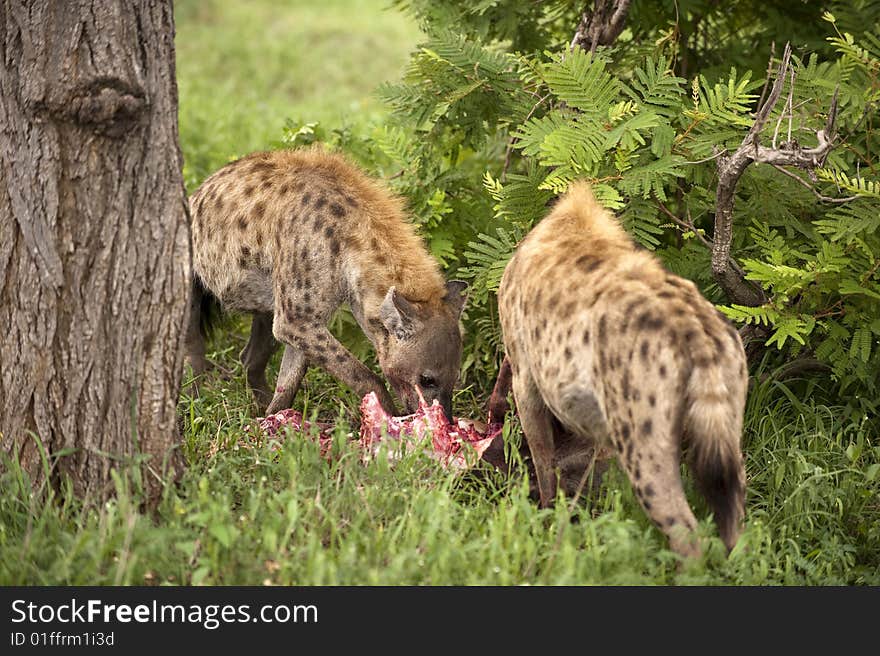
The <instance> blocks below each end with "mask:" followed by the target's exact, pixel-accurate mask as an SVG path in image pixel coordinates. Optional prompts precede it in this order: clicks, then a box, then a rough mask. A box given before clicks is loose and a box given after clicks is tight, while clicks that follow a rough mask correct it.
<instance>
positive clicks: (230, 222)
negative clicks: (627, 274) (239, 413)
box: [187, 148, 466, 417]
mask: <svg viewBox="0 0 880 656" xmlns="http://www.w3.org/2000/svg"><path fill="white" fill-rule="evenodd" d="M190 213H191V215H192V241H193V268H194V272H195V275H194V276H193V278H194V281H195V283H194V286H193V294H192V303H191V313H190V322H189V326H188V329H187V351H188V355H189V360H190V363H191V365H192V367H193V370H194V372H195V373H196V374H199V373H201V372H203V371H204V370H205V368H206V366H207V361H206V360H205V346H204V335H203V334H202V333H201V332H200V330H199V324H200V319H201V310H202V308H203V303H204V300H205V294H207V293H210V294H211V295H213V296H214V297H216V298H217V299H218V300H219V301H220V303H221V304H222V305H223V306H224V307H225V308H227V309H230V310H236V311H241V312H250V313H253V321H252V324H251V333H250V338H249V341H248V343H247V346H246V347H245V348H244V350H243V351H242V353H241V359H242V362H243V364H244V367H245V370H246V374H247V380H248V384H249V386H250V387H251V388H252V390H253V391H254V395H255V397H256V399H257V401H258V403H260V404H261V405H262V406H263V407H265V404H266V403H267V402H268V412H270V413H271V412H277V411H279V410H281V409H284V408H288V407H290V406H291V404H292V403H293V400H294V396H295V395H296V392H297V390H298V388H299V386H300V382H301V381H302V378H303V375H304V373H305V371H306V368H307V366H309V365H313V366H318V367H321V368H323V369H324V370H326V371H327V372H329V373H330V374H332V375H333V376H335V377H336V378H338V379H339V380H340V381H342V382H343V383H345V384H347V385H348V386H349V387H351V388H352V389H353V390H355V391H356V392H357V393H358V394H361V395H363V394H366V393H368V392H371V391H372V392H375V393H376V394H377V395H378V397H379V400H380V402H381V404H382V406H383V407H384V408H385V410H386V411H388V412H392V413H395V412H396V410H395V406H394V402H393V400H392V398H391V396H390V394H389V392H388V390H387V389H386V387H385V384H384V383H383V381H382V379H381V378H380V377H379V376H377V375H376V374H374V373H373V372H372V371H370V369H368V368H367V367H366V366H365V365H364V364H362V363H361V362H360V361H358V360H357V359H356V358H355V357H354V356H353V355H352V354H351V353H350V352H349V351H348V350H347V349H346V348H345V347H344V346H343V345H342V344H340V343H339V341H337V339H336V338H335V337H334V336H333V335H332V334H331V333H330V331H329V330H328V328H327V323H328V322H329V320H330V318H331V317H332V315H333V313H334V312H335V311H336V309H337V308H338V307H339V306H340V305H341V304H343V303H348V305H349V306H350V308H351V311H352V314H353V315H354V317H355V319H356V320H357V322H358V324H359V325H360V327H361V328H362V329H363V331H364V332H365V334H366V335H367V337H368V338H369V339H370V341H371V342H372V344H373V346H374V347H375V349H376V352H377V355H378V360H379V366H380V368H381V369H382V371H383V373H384V374H385V375H386V377H387V378H388V380H389V382H390V383H391V385H392V387H393V388H394V390H395V391H396V393H397V395H398V396H399V398H400V399H401V400H402V401H403V403H404V405H405V407H406V409H407V410H408V411H409V412H413V411H415V410H416V408H417V407H418V392H419V391H421V393H422V395H423V396H424V398H425V400H426V401H427V402H428V403H431V402H432V401H433V400H435V399H436V400H438V401H439V402H440V404H441V405H442V406H443V408H444V410H445V412H446V414H447V415H449V416H450V417H451V415H452V407H451V406H452V389H453V385H454V383H455V382H456V380H457V378H458V374H459V363H460V360H461V332H460V329H459V315H460V313H461V310H462V307H463V305H464V302H465V297H464V292H465V287H466V285H465V283H462V282H459V281H450V282H448V283H447V282H445V281H444V279H443V276H442V274H441V272H440V268H439V266H438V264H437V262H436V261H435V260H434V259H433V258H432V257H431V256H430V254H429V253H428V252H427V250H426V248H425V245H424V243H423V242H422V240H421V239H420V238H419V237H418V235H417V234H416V232H415V229H414V227H413V225H412V224H411V223H410V222H409V221H408V220H407V219H406V214H405V211H404V207H403V203H402V201H401V200H400V199H399V198H397V197H396V196H394V195H393V194H391V193H390V192H389V191H388V190H387V189H386V188H385V187H384V186H383V185H382V184H380V183H379V182H378V181H376V180H373V179H371V178H369V177H368V176H367V175H365V174H364V173H363V172H362V171H360V170H359V169H358V168H357V167H355V166H354V165H353V164H351V163H349V162H348V161H347V160H346V159H344V158H343V157H342V156H341V155H338V154H333V153H330V152H326V151H324V150H322V149H319V148H313V149H305V150H281V151H276V152H264V153H255V154H252V155H249V156H247V157H244V158H243V159H240V160H238V161H235V162H232V163H231V164H228V165H227V166H225V167H223V168H222V169H220V170H219V171H217V172H216V173H214V174H213V175H211V176H210V177H209V178H208V179H207V180H206V181H205V182H204V183H203V184H202V185H201V187H199V189H198V190H197V191H196V192H195V193H194V194H193V196H192V197H191V198H190ZM276 340H277V341H276ZM278 342H281V343H282V344H283V345H284V353H283V356H282V361H281V368H280V370H279V374H278V380H277V384H276V388H275V393H274V396H273V395H272V394H270V392H269V388H268V385H267V382H266V374H265V371H266V365H267V363H268V361H269V358H270V357H271V355H272V353H273V352H274V351H275V348H276V347H277V345H278ZM270 399H271V401H270Z"/></svg>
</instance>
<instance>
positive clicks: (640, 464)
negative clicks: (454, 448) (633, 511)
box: [614, 413, 702, 558]
mask: <svg viewBox="0 0 880 656" xmlns="http://www.w3.org/2000/svg"><path fill="white" fill-rule="evenodd" d="M658 414H659V413H658ZM658 424H659V425H658ZM663 424H666V422H658V417H657V416H656V415H655V416H654V417H652V418H646V419H643V420H639V421H637V422H636V425H634V426H630V425H629V424H624V425H623V426H618V427H616V428H618V429H619V430H617V431H616V432H617V433H618V435H617V436H616V438H617V439H615V440H614V443H615V445H619V448H618V449H617V460H618V462H619V463H620V465H621V466H622V467H623V470H624V471H625V472H626V474H627V476H628V477H629V480H630V483H631V484H632V486H633V489H634V490H635V493H636V497H637V498H638V500H639V503H640V504H641V506H642V508H643V509H644V510H645V513H646V514H647V515H648V517H650V518H651V521H653V522H654V524H656V525H657V528H659V529H660V530H661V531H663V533H665V534H666V536H667V537H668V538H669V547H670V549H672V550H673V551H675V552H676V553H678V554H680V555H682V556H684V557H685V558H688V557H698V556H699V555H700V554H701V553H702V550H701V549H700V545H699V542H698V540H697V535H696V532H695V531H696V528H697V520H696V518H695V517H694V513H693V511H692V510H691V507H690V506H689V505H688V502H687V498H686V497H685V495H684V487H683V486H682V482H681V450H680V447H679V445H678V443H677V442H676V440H675V439H673V436H672V430H671V427H670V426H668V425H663Z"/></svg>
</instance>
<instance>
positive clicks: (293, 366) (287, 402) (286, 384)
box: [266, 340, 308, 415]
mask: <svg viewBox="0 0 880 656" xmlns="http://www.w3.org/2000/svg"><path fill="white" fill-rule="evenodd" d="M273 341H274V340H273ZM306 368H308V362H307V361H306V357H305V356H304V355H303V354H302V352H301V351H300V350H299V349H295V348H293V347H292V346H285V347H284V355H283V356H282V357H281V369H280V370H279V371H278V380H277V381H275V396H274V397H272V402H271V403H270V404H269V407H268V409H267V410H266V414H267V415H271V414H274V413H276V412H280V411H281V410H284V409H286V408H290V407H291V406H293V399H294V398H295V397H296V393H297V392H298V391H299V386H300V383H302V379H303V376H305V373H306Z"/></svg>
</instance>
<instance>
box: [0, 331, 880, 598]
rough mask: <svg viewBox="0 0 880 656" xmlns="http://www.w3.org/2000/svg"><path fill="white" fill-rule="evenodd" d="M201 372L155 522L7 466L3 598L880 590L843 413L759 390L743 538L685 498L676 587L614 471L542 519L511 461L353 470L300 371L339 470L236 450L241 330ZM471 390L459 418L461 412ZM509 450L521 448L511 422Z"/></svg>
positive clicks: (272, 452) (273, 447)
mask: <svg viewBox="0 0 880 656" xmlns="http://www.w3.org/2000/svg"><path fill="white" fill-rule="evenodd" d="M228 323H229V324H230V326H228V327H232V328H233V331H232V334H229V333H227V334H222V335H218V338H217V339H216V340H215V341H214V346H215V348H219V350H215V351H214V352H213V353H211V358H212V359H213V360H214V361H215V362H217V363H218V364H221V365H222V366H224V367H229V368H230V369H231V370H232V375H231V376H228V377H223V376H221V375H219V374H212V375H209V376H207V377H206V378H205V380H203V381H201V393H200V395H199V396H198V397H197V398H191V397H189V396H187V395H184V396H183V397H182V399H181V402H180V415H181V421H182V424H183V427H184V443H183V445H182V448H183V450H184V453H185V455H186V459H187V462H188V463H189V464H188V468H187V470H186V472H185V473H184V474H183V477H182V479H181V481H180V482H179V484H178V485H176V486H175V485H169V486H168V487H167V489H166V493H165V496H164V498H163V500H162V502H161V504H160V505H159V508H158V510H157V511H156V514H155V515H149V514H144V513H142V512H141V511H139V510H138V500H139V495H138V492H137V489H136V485H135V484H133V483H132V480H133V479H132V477H130V476H126V475H125V473H124V472H122V473H121V474H120V476H119V477H118V479H117V489H118V494H117V498H116V500H115V501H111V502H108V503H106V504H103V505H98V506H95V505H84V504H83V503H82V502H80V501H78V500H76V499H74V497H73V496H72V495H71V494H69V493H65V492H62V493H61V494H52V493H49V492H46V491H43V493H42V494H41V495H36V496H34V495H31V494H30V487H29V484H28V482H27V481H26V480H24V479H23V478H22V476H21V473H20V472H19V471H17V470H16V469H15V468H10V471H9V472H8V473H7V474H6V476H5V478H4V480H3V481H2V486H3V490H4V494H3V495H2V496H0V583H3V584H144V583H146V584H162V583H164V584H224V585H225V584H258V585H259V584H263V583H267V584H268V583H272V584H296V585H309V584H327V585H335V584H366V585H373V584H388V585H398V584H426V585H433V584H493V585H494V584H498V585H510V584H523V583H526V584H606V585H617V584H630V585H664V584H682V585H690V584H700V585H702V584H713V585H763V584H773V585H776V584H778V585H796V584H797V585H832V584H835V585H848V584H871V585H878V584H880V505H878V499H880V476H878V472H877V469H878V466H877V465H876V464H875V463H877V462H878V461H880V447H878V446H877V443H876V436H873V435H869V434H868V433H867V432H866V431H865V430H864V429H863V428H862V429H860V428H859V427H858V426H853V425H851V424H845V423H843V422H841V421H840V420H839V419H838V418H837V412H836V410H835V408H829V407H825V406H820V405H812V404H810V403H805V402H801V401H798V400H797V399H795V398H793V397H792V396H791V393H790V391H789V390H788V388H785V387H783V386H781V385H778V384H774V383H764V384H762V385H760V386H758V387H757V388H756V389H753V391H752V393H751V395H750V399H749V408H748V413H747V422H746V429H745V433H744V443H745V451H746V454H747V472H748V478H749V486H748V494H747V517H746V528H745V531H744V533H743V535H742V537H741V539H740V543H739V544H738V545H737V547H736V549H735V550H734V552H733V553H732V554H731V556H730V557H729V558H726V557H725V556H724V550H723V547H722V545H721V543H720V541H719V540H718V538H717V537H716V532H715V527H714V525H713V524H712V523H711V521H710V520H709V519H708V515H707V511H706V507H705V504H704V503H703V502H702V501H701V500H700V499H699V497H698V496H697V495H696V494H695V493H694V491H693V488H692V486H691V485H690V483H689V482H688V494H689V498H690V499H691V500H692V502H693V504H694V506H695V508H696V509H697V514H698V516H699V517H700V518H701V524H700V530H701V532H702V534H703V535H704V536H705V537H706V539H707V541H708V545H709V548H708V550H707V553H706V555H705V556H704V557H703V558H702V559H701V560H700V561H698V562H695V563H693V564H691V565H690V566H688V567H686V568H684V569H682V570H679V568H678V567H677V562H678V561H677V558H676V556H675V555H674V554H672V553H671V552H670V551H668V549H667V545H666V541H665V538H664V537H663V535H662V534H661V533H660V532H659V531H658V530H656V529H655V528H654V527H653V526H652V525H651V524H650V523H649V521H648V520H647V518H646V516H645V515H644V513H643V512H642V511H641V510H640V508H639V507H638V505H637V502H636V500H635V497H634V495H633V493H632V491H631V489H630V486H629V484H628V483H627V481H626V479H625V477H624V476H623V475H622V473H621V472H620V471H618V470H616V469H612V470H611V471H610V472H609V475H608V476H607V477H606V480H605V482H604V483H603V486H602V488H601V489H600V491H599V493H598V494H597V495H596V496H595V497H594V498H592V499H590V503H589V504H582V505H579V506H578V507H577V508H575V510H574V512H573V513H570V512H569V502H568V501H567V500H565V499H561V498H560V499H559V500H558V501H557V504H556V506H555V507H554V508H552V509H549V510H539V509H538V508H537V507H536V505H535V503H534V502H533V501H531V500H530V499H529V497H528V490H527V488H526V485H525V482H524V477H523V475H522V474H523V470H522V467H521V463H517V464H515V465H514V468H513V470H512V472H511V475H510V476H509V477H506V476H502V475H501V474H500V473H499V472H496V471H494V470H492V469H491V468H489V467H488V466H486V465H481V466H480V467H478V468H477V469H475V470H472V471H471V472H468V473H466V474H464V475H455V474H452V473H450V472H448V471H446V470H443V469H441V468H440V467H439V466H438V465H437V464H436V463H435V462H434V461H433V460H431V459H430V458H428V457H426V456H425V455H423V454H419V453H412V454H408V455H406V456H404V457H403V459H402V460H401V461H400V462H399V463H397V464H396V465H395V466H394V467H391V466H389V465H388V463H387V461H386V460H384V459H377V460H374V461H371V462H369V463H363V462H362V461H361V459H360V452H359V451H358V449H357V446H356V444H355V443H352V442H351V441H350V439H349V437H348V432H349V431H350V430H351V429H350V426H351V425H354V426H356V425H357V423H356V422H357V399H356V398H355V397H354V396H353V395H352V394H351V393H350V392H346V391H345V390H344V389H343V388H341V386H339V385H338V384H337V383H335V382H334V381H333V380H332V379H331V378H329V377H328V376H326V375H323V374H321V373H320V372H319V371H317V370H313V371H312V372H310V374H309V376H308V377H307V381H306V385H305V387H304V389H303V390H302V392H301V394H300V395H299V397H298V399H297V407H300V408H305V411H306V413H307V414H308V415H313V416H320V417H322V418H324V419H333V420H335V421H337V426H338V429H337V431H336V436H335V437H336V441H335V443H334V447H333V451H332V455H331V457H330V458H329V460H328V459H324V458H322V457H321V455H320V453H319V451H318V448H317V447H316V445H315V444H314V442H313V441H311V440H310V439H309V438H308V437H306V436H302V435H291V436H289V438H288V439H287V440H281V441H275V442H270V443H261V444H257V443H253V442H247V441H244V442H243V441H242V435H243V434H244V427H245V426H248V425H251V424H252V423H253V419H252V416H253V409H252V407H251V405H250V398H249V396H248V392H247V389H246V387H245V384H244V380H243V375H242V373H241V369H240V367H238V366H237V365H236V363H235V355H234V354H235V353H237V352H238V350H239V349H240V348H241V346H242V345H243V337H242V336H241V334H240V327H241V322H228ZM470 398H471V395H470V394H469V393H468V392H464V393H462V394H460V395H459V398H458V399H457V408H458V409H459V410H462V411H467V410H466V408H467V407H468V406H470V403H471V401H470ZM507 431H508V433H509V434H508V440H509V442H510V443H511V444H512V445H515V444H517V443H518V440H520V439H521V436H520V435H519V431H518V427H517V425H516V423H515V422H513V423H512V424H508V426H507Z"/></svg>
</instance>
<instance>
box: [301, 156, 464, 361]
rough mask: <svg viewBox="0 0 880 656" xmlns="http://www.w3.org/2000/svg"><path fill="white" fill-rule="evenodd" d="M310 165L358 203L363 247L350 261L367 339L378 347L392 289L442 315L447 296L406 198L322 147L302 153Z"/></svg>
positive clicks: (353, 297)
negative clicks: (382, 312)
mask: <svg viewBox="0 0 880 656" xmlns="http://www.w3.org/2000/svg"><path fill="white" fill-rule="evenodd" d="M298 154H299V157H300V158H301V159H303V160H306V162H307V164H308V167H309V168H310V169H312V170H315V171H320V173H321V174H323V175H324V176H326V177H328V178H331V179H335V180H336V181H337V183H338V184H340V186H342V187H343V188H345V189H346V190H347V191H348V193H350V194H351V195H352V196H353V197H354V198H355V199H356V200H357V205H358V209H359V216H358V220H359V222H360V225H359V226H358V230H357V232H358V234H357V237H356V241H357V242H358V243H359V248H358V249H356V251H355V252H354V253H350V254H349V257H348V258H346V261H347V264H346V266H347V268H348V269H349V271H348V278H349V281H350V294H351V298H350V302H351V303H350V304H351V305H352V310H353V312H354V313H355V316H356V317H357V319H358V320H359V322H360V323H361V326H362V327H363V329H364V331H365V332H366V333H367V336H368V337H369V338H370V339H371V341H373V342H374V343H376V341H377V340H380V339H382V336H383V334H384V329H383V328H382V326H381V321H380V308H381V305H382V302H383V301H384V300H385V297H386V295H387V294H388V291H389V290H390V289H391V288H394V289H395V290H396V292H397V293H398V294H399V295H401V296H403V297H404V298H405V299H406V300H407V301H410V302H412V303H415V304H417V305H418V306H419V307H420V308H422V309H423V310H424V311H425V312H427V313H432V312H435V311H441V310H442V308H444V307H445V305H444V303H443V300H444V298H445V296H446V294H447V288H446V283H445V280H444V277H443V274H442V273H441V271H440V266H439V264H438V263H437V261H436V260H435V259H434V258H433V257H432V256H431V254H430V253H429V252H428V249H427V247H426V246H425V243H424V241H423V240H422V238H421V237H419V235H418V234H417V233H416V230H415V226H414V225H413V223H412V221H410V219H409V217H408V213H407V211H406V208H405V206H404V202H403V200H402V199H401V198H400V197H399V196H397V195H395V194H393V193H392V192H391V191H390V190H389V189H388V188H387V187H386V186H385V185H384V184H383V183H382V182H380V181H378V180H375V179H373V178H371V177H369V176H367V175H366V174H364V173H363V172H362V171H361V170H360V169H358V168H357V167H355V166H354V165H353V164H351V163H349V162H348V161H347V160H346V159H345V158H344V157H343V156H342V155H338V154H335V153H328V152H326V151H323V150H322V149H320V148H314V149H311V150H307V151H299V153H298Z"/></svg>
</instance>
